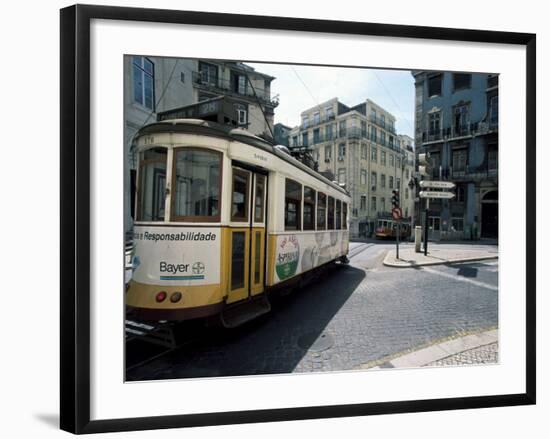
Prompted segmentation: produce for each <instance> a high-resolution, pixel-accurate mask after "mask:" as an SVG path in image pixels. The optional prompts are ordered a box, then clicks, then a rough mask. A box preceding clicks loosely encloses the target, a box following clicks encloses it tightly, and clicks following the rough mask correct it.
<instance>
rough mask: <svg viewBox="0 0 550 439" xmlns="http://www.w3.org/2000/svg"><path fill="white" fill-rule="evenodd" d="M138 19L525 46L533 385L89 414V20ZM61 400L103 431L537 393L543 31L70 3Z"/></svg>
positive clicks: (461, 405)
mask: <svg viewBox="0 0 550 439" xmlns="http://www.w3.org/2000/svg"><path fill="white" fill-rule="evenodd" d="M93 19H104V20H130V21H141V22H155V23H177V24H194V25H207V26H229V27H239V28H256V29H275V30H293V31H306V32H328V33H334V34H351V35H371V36H383V37H401V38H403V37H404V38H416V39H437V40H445V41H464V42H482V43H503V44H512V45H520V46H525V47H526V60H527V62H526V66H525V68H526V80H527V81H526V83H527V89H526V98H527V102H526V109H527V113H526V133H525V136H526V137H525V138H526V147H527V151H526V158H527V160H526V162H527V169H526V171H527V172H526V175H527V181H526V184H527V192H526V212H525V215H526V225H527V227H526V231H525V233H526V243H527V244H526V249H525V250H526V261H525V264H526V279H527V284H526V294H527V297H526V322H527V326H526V356H525V364H526V376H525V388H526V392H525V393H518V394H507V395H494V396H479V397H477V396H475V397H460V398H446V399H430V400H415V401H394V402H383V403H365V404H346V405H334V406H317V407H298V408H285V409H268V410H253V411H240V412H224V413H219V412H216V413H201V414H181V415H171V416H151V417H140V418H128V419H104V420H90V394H91V392H90V350H89V345H90V278H91V274H90V213H91V211H90V22H91V20H93ZM60 46H61V47H60V49H61V65H60V70H61V78H60V80H61V87H60V88H61V115H60V123H61V127H60V130H61V155H60V165H61V212H60V213H61V224H60V227H61V242H60V250H61V273H60V276H61V292H60V293H61V303H60V306H61V353H60V355H61V358H60V360H61V371H60V372H61V377H60V378H61V387H60V393H61V399H60V402H61V403H60V412H61V413H60V424H61V428H62V429H63V430H66V431H69V432H72V433H79V434H80V433H98V432H113V431H129V430H145V429H160V428H174V427H192V426H209V425H220V424H239V423H251V422H273V421H288V420H305V419H314V418H325V417H348V416H364V415H374V414H388V413H405V412H426V411H438V410H452V409H471V408H482V407H497V406H515V405H527V404H535V401H536V381H535V380H536V351H535V346H536V338H535V337H536V333H535V327H536V320H535V319H536V316H535V293H536V290H535V289H536V268H535V266H536V260H535V258H536V244H535V243H536V214H535V200H536V184H535V181H536V169H535V163H536V152H535V144H536V35H535V34H530V33H513V32H496V31H484V30H464V29H448V28H436V27H423V26H403V25H388V24H378V23H359V22H344V21H329V20H312V19H304V18H288V17H266V16H254V15H233V14H222V13H210V12H208V13H205V12H194V11H175V10H159V9H141V8H126V7H110V6H88V5H75V6H71V7H68V8H64V9H62V10H61V41H60Z"/></svg>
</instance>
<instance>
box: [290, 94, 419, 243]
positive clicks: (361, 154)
mask: <svg viewBox="0 0 550 439" xmlns="http://www.w3.org/2000/svg"><path fill="white" fill-rule="evenodd" d="M289 138H290V148H291V149H303V148H308V149H309V150H310V151H311V154H312V155H313V159H314V161H315V162H316V164H317V165H316V166H317V169H318V171H319V172H320V173H322V174H323V175H325V176H326V177H328V178H329V179H331V180H335V181H338V182H339V183H340V184H345V186H346V189H347V190H348V191H349V193H350V195H351V198H352V205H351V215H350V233H351V235H352V236H355V237H357V236H370V235H372V233H373V231H374V228H375V227H376V224H377V220H378V218H380V217H387V216H390V215H391V208H392V205H391V198H392V190H394V189H397V190H399V191H400V194H401V197H400V198H401V206H403V215H404V216H405V217H409V216H411V215H412V209H411V207H410V200H411V198H412V193H411V191H410V190H409V188H408V186H407V181H408V180H406V179H407V175H408V176H409V177H410V176H411V175H412V172H413V171H414V158H413V162H412V163H411V161H410V160H407V152H406V151H405V150H403V148H402V146H401V143H400V141H399V137H398V135H397V134H396V132H395V117H394V116H393V115H392V114H391V113H389V112H388V111H386V110H385V109H383V108H382V107H380V106H379V105H377V104H376V103H374V102H373V101H371V100H370V99H367V100H366V101H365V102H362V103H360V104H358V105H355V106H353V107H348V106H346V105H344V104H343V103H342V102H340V101H339V100H338V98H333V99H331V100H329V101H327V102H324V103H322V104H320V105H317V106H315V107H312V108H309V109H307V110H305V111H303V112H302V113H301V124H300V125H299V126H297V127H295V128H293V129H292V131H291V132H290V135H289ZM405 189H406V190H405Z"/></svg>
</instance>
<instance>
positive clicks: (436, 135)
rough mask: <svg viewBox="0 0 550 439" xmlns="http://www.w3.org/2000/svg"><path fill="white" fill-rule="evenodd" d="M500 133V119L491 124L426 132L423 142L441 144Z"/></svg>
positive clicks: (461, 126) (423, 135)
mask: <svg viewBox="0 0 550 439" xmlns="http://www.w3.org/2000/svg"><path fill="white" fill-rule="evenodd" d="M497 131H498V119H496V120H493V121H490V122H475V123H470V124H463V125H455V126H453V127H452V128H451V127H448V128H443V129H442V130H439V131H424V132H423V133H422V142H423V143H429V142H440V141H445V140H452V139H455V138H459V137H469V136H481V135H484V134H489V133H493V132H497Z"/></svg>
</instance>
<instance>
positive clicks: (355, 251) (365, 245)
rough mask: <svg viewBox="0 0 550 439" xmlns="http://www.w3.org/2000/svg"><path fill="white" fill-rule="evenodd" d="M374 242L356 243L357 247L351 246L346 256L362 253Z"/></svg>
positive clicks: (350, 256)
mask: <svg viewBox="0 0 550 439" xmlns="http://www.w3.org/2000/svg"><path fill="white" fill-rule="evenodd" d="M373 245H374V244H373V243H370V242H366V243H363V244H361V245H358V246H357V247H355V248H353V249H352V251H350V252H349V254H348V258H349V259H351V258H353V257H355V256H357V255H359V254H361V253H363V252H364V251H365V250H367V249H369V248H370V247H372V246H373Z"/></svg>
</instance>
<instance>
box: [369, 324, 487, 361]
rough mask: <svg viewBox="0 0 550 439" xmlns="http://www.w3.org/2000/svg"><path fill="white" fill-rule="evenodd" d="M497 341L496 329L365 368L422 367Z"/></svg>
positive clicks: (439, 344) (449, 341)
mask: <svg viewBox="0 0 550 439" xmlns="http://www.w3.org/2000/svg"><path fill="white" fill-rule="evenodd" d="M497 341H498V329H492V330H490V331H485V332H480V333H478V334H471V335H466V336H464V337H460V338H455V339H452V340H448V341H445V342H442V343H438V344H435V345H432V346H429V347H427V348H423V349H419V350H417V351H414V352H410V353H408V354H405V355H401V356H399V357H397V358H394V359H393V360H390V361H386V362H384V363H382V364H380V365H378V366H374V367H370V368H367V369H368V370H381V369H388V368H390V369H391V368H412V367H422V366H425V365H427V364H430V363H433V362H434V361H438V360H442V359H444V358H447V357H450V356H452V355H456V354H459V353H461V352H464V351H469V350H471V349H475V348H478V347H481V346H485V345H488V344H491V343H495V342H497Z"/></svg>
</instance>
